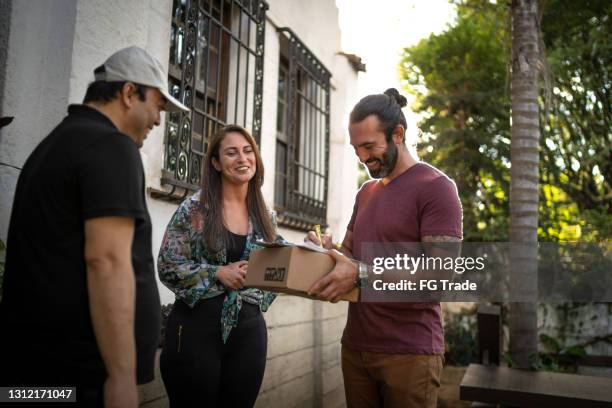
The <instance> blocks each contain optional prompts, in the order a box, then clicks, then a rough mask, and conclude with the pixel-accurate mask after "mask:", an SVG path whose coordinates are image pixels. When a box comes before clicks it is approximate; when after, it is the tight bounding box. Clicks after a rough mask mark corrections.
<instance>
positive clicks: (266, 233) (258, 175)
mask: <svg viewBox="0 0 612 408" xmlns="http://www.w3.org/2000/svg"><path fill="white" fill-rule="evenodd" d="M229 133H240V134H241V135H242V136H244V138H245V139H246V140H247V141H248V142H249V144H250V145H251V147H252V148H253V152H254V153H255V163H256V166H257V168H256V169H255V175H254V176H253V178H252V179H251V180H249V187H248V191H247V209H248V213H249V218H250V219H251V222H252V223H253V228H254V229H255V230H256V231H258V232H259V233H260V234H261V235H263V237H264V239H265V240H266V241H272V240H274V238H275V236H276V233H275V231H274V227H273V225H272V221H271V220H270V216H269V214H268V209H267V208H266V203H265V201H264V198H263V195H262V194H261V186H262V185H263V181H264V167H263V161H262V160H261V155H260V154H259V149H258V148H257V143H255V139H253V136H251V134H250V133H249V132H248V131H247V130H246V129H244V128H243V127H241V126H238V125H228V126H225V127H224V128H222V129H221V130H219V131H218V132H217V133H215V135H214V136H213V137H212V139H211V140H210V141H209V142H208V149H207V150H206V156H205V157H204V166H203V170H202V193H201V198H200V201H201V203H202V211H203V212H204V231H203V234H202V235H203V241H204V245H205V247H206V248H208V249H210V250H213V251H218V250H220V248H218V244H219V243H220V242H219V237H223V240H224V241H225V244H226V245H227V233H226V232H225V227H224V226H223V189H222V188H221V177H222V175H221V172H220V171H217V169H215V167H214V166H213V163H212V160H213V158H215V159H217V161H218V160H219V148H220V146H221V142H222V141H223V139H225V136H227V134H229Z"/></svg>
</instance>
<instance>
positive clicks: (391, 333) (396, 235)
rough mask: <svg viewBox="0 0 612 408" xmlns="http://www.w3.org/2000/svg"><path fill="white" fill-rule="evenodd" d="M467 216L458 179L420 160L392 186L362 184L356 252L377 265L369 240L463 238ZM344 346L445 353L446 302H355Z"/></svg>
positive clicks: (353, 225) (353, 226) (354, 221)
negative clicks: (365, 248) (367, 249)
mask: <svg viewBox="0 0 612 408" xmlns="http://www.w3.org/2000/svg"><path fill="white" fill-rule="evenodd" d="M461 218H462V215H461V202H460V201H459V196H458V195H457V188H456V187H455V183H454V182H453V181H452V180H451V179H449V178H448V177H447V176H446V175H445V174H444V173H442V172H441V171H440V170H438V169H436V168H435V167H433V166H430V165H429V164H426V163H417V164H415V165H414V166H412V167H410V168H409V169H408V170H406V171H405V172H404V173H402V174H400V175H399V176H397V177H396V178H394V179H393V180H391V182H390V183H389V184H387V185H384V184H383V183H382V181H379V180H372V181H369V182H367V183H365V184H364V185H363V186H362V187H361V189H360V190H359V192H358V193H357V198H356V200H355V207H354V208H353V216H352V217H351V221H350V223H349V226H348V230H349V231H352V233H353V248H352V253H353V256H354V257H355V258H356V259H359V260H361V261H363V262H366V263H371V260H369V259H362V245H363V244H366V245H367V244H368V243H392V242H419V241H421V237H423V236H426V235H450V236H454V237H459V238H461V236H462V234H461V232H462V228H461V224H462V223H461V221H462V220H461ZM389 255H390V254H374V256H389ZM342 344H344V345H345V346H346V347H348V348H350V349H353V350H357V351H369V352H375V353H402V354H443V353H444V333H443V329H442V317H441V312H440V304H439V303H431V302H430V303H416V302H404V303H399V302H397V303H393V302H388V303H371V302H363V303H362V302H360V303H350V305H349V313H348V320H347V324H346V328H345V329H344V334H343V336H342Z"/></svg>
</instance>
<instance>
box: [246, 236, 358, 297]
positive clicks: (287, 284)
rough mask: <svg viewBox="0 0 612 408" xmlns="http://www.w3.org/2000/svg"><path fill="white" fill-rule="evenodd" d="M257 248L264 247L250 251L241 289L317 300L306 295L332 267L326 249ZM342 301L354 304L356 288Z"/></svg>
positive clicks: (304, 246)
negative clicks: (243, 287) (266, 291)
mask: <svg viewBox="0 0 612 408" xmlns="http://www.w3.org/2000/svg"><path fill="white" fill-rule="evenodd" d="M258 245H262V246H265V248H263V249H258V250H254V251H251V256H250V258H249V270H248V272H247V275H246V280H245V282H244V286H247V287H255V288H259V289H265V290H269V291H271V292H280V293H288V294H291V295H296V296H301V297H306V298H309V299H318V298H316V297H313V296H309V295H308V294H307V293H306V292H307V291H308V289H310V287H311V286H312V284H313V283H315V282H316V281H317V279H319V278H320V277H322V276H324V275H325V274H326V273H329V272H330V271H331V270H332V269H333V268H334V265H335V261H334V259H333V258H332V257H331V256H329V255H327V254H326V253H324V252H326V250H324V249H322V248H319V247H316V246H314V245H309V244H298V245H284V244H276V243H273V244H270V243H265V244H264V243H259V242H258ZM342 300H348V301H350V302H357V301H358V300H359V289H357V288H354V289H353V290H352V291H350V292H349V293H347V294H346V295H344V296H343V297H342Z"/></svg>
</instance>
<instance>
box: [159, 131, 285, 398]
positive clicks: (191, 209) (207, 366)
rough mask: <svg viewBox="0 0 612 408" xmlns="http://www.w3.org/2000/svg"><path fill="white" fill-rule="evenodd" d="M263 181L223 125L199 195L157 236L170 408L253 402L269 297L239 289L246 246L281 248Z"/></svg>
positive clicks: (243, 146) (253, 152) (251, 157)
mask: <svg viewBox="0 0 612 408" xmlns="http://www.w3.org/2000/svg"><path fill="white" fill-rule="evenodd" d="M262 183H263V163H262V160H261V156H260V155H259V151H258V149H257V145H256V143H255V140H254V139H253V137H251V135H250V134H249V132H247V131H246V130H245V129H244V128H242V127H240V126H236V125H230V126H226V127H225V128H223V129H222V130H221V131H219V132H218V133H217V134H215V135H214V136H213V137H212V138H211V140H210V143H209V146H208V150H207V152H206V156H205V159H204V171H203V174H202V192H201V194H200V193H196V194H194V195H193V196H192V197H190V198H188V199H187V200H185V202H183V203H182V204H181V205H180V206H179V208H178V210H177V211H176V213H175V214H174V216H173V217H172V220H171V221H170V224H169V225H168V228H167V229H166V234H165V236H164V239H163V242H162V247H161V249H160V254H159V259H158V269H159V274H160V279H161V281H162V282H163V283H164V284H165V285H166V286H167V287H168V288H170V289H171V290H172V291H173V292H174V293H175V294H176V302H175V303H174V306H173V309H172V312H171V313H170V316H169V317H168V324H167V329H166V339H165V342H164V348H163V351H162V355H161V362H160V365H161V372H162V377H163V380H164V383H165V386H166V390H167V391H168V397H169V398H170V402H171V406H172V407H181V406H187V407H189V406H231V407H252V406H253V404H254V403H255V399H256V398H257V394H258V392H259V387H260V385H261V381H262V379H263V373H264V369H265V364H266V350H267V329H266V324H265V321H264V319H263V317H262V314H261V312H262V311H264V312H265V311H266V310H267V309H268V307H269V306H270V304H271V303H272V301H273V300H274V297H275V295H274V294H272V293H269V292H264V291H261V290H259V289H244V288H243V287H242V285H243V282H244V278H245V276H246V273H247V267H248V259H249V256H250V252H251V249H253V248H254V247H255V241H257V240H265V241H273V240H282V238H281V237H280V236H278V235H276V233H275V226H274V224H273V220H272V218H271V217H270V214H269V213H268V211H267V209H266V206H265V202H264V199H263V196H262V194H261V185H262ZM219 321H220V322H221V324H219ZM244 367H248V370H245V369H244Z"/></svg>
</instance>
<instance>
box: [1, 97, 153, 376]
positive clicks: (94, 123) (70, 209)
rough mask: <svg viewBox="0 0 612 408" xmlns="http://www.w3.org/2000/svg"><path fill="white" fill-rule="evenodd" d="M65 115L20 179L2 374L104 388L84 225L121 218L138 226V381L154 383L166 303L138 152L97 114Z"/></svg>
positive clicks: (77, 109)
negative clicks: (89, 288)
mask: <svg viewBox="0 0 612 408" xmlns="http://www.w3.org/2000/svg"><path fill="white" fill-rule="evenodd" d="M68 113H69V114H68V116H67V117H66V118H65V119H64V120H63V121H62V123H60V124H59V126H58V127H57V128H55V130H53V132H51V134H50V135H49V136H48V137H47V138H45V139H44V140H43V141H42V142H41V143H40V144H39V145H38V147H37V148H36V149H35V150H34V152H32V154H31V155H30V157H29V158H28V160H27V161H26V163H25V165H24V167H23V170H22V171H21V174H20V176H19V180H18V183H17V188H16V192H15V199H14V204H13V210H12V215H11V221H10V226H9V234H8V240H7V258H6V270H5V279H4V290H3V298H2V302H1V303H0V333H1V334H0V344H2V347H1V349H0V361H1V363H0V378H1V379H4V380H5V381H6V380H7V379H8V380H10V381H13V380H15V379H17V377H19V378H21V379H22V380H24V381H25V382H32V381H36V382H38V381H45V382H47V381H53V382H56V383H57V382H64V383H65V384H64V385H77V384H87V385H93V386H99V385H100V384H102V383H103V382H104V379H105V377H106V372H105V368H104V365H103V362H102V359H101V356H100V353H99V351H98V347H97V345H96V340H95V337H94V332H93V328H92V323H91V317H90V310H89V301H88V293H87V281H86V277H87V271H86V265H85V259H84V248H85V233H84V223H85V221H86V220H88V219H92V218H97V217H107V216H125V217H130V218H133V219H134V220H135V232H134V242H133V245H132V263H133V266H134V273H135V276H136V291H137V292H136V316H135V326H136V327H135V332H136V349H137V368H138V381H139V383H142V382H148V381H150V380H152V379H153V376H154V373H153V362H154V356H155V351H156V349H157V346H158V344H159V335H160V303H159V292H158V290H157V284H156V282H155V276H154V268H153V255H152V252H151V250H152V248H151V220H150V218H149V213H148V210H147V206H146V202H145V191H144V188H145V186H144V183H145V181H144V172H143V167H142V161H141V159H140V154H139V152H138V148H137V146H136V144H135V143H134V142H133V141H132V140H131V139H130V138H129V137H128V136H126V135H125V134H122V133H120V132H119V131H118V130H117V128H116V127H115V126H114V125H113V123H112V122H111V121H110V120H109V119H108V118H107V117H106V116H105V115H103V114H102V113H100V112H98V111H97V110H95V109H93V108H90V107H87V106H85V105H71V106H70V107H69V108H68ZM2 385H5V384H0V386H2ZM41 385H44V384H41Z"/></svg>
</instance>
